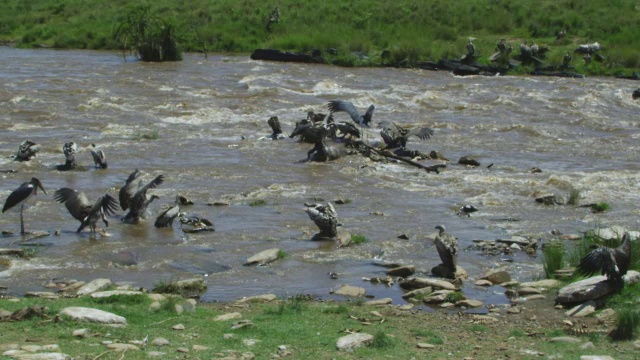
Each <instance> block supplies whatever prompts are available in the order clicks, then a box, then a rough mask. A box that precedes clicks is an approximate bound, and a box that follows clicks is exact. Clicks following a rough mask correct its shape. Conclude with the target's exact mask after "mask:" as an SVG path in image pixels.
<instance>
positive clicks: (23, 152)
mask: <svg viewBox="0 0 640 360" xmlns="http://www.w3.org/2000/svg"><path fill="white" fill-rule="evenodd" d="M38 151H40V145H38V144H36V143H34V142H33V141H31V140H25V141H23V142H22V143H21V144H20V146H19V147H18V152H17V153H16V157H15V160H17V161H29V160H31V158H33V157H35V156H36V153H37V152H38Z"/></svg>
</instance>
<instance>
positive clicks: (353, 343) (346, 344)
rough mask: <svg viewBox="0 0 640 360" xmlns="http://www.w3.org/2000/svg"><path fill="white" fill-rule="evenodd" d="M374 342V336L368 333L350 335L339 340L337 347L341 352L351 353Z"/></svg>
mask: <svg viewBox="0 0 640 360" xmlns="http://www.w3.org/2000/svg"><path fill="white" fill-rule="evenodd" d="M372 342H373V335H370V334H366V333H355V334H349V335H346V336H343V337H341V338H340V339H338V342H337V344H336V346H337V347H338V350H339V351H345V352H351V351H353V350H355V349H356V348H359V347H361V346H366V345H369V344H371V343H372Z"/></svg>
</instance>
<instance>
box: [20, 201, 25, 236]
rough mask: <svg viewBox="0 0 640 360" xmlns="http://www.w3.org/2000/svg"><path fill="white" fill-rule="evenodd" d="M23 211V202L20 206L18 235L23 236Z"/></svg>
mask: <svg viewBox="0 0 640 360" xmlns="http://www.w3.org/2000/svg"><path fill="white" fill-rule="evenodd" d="M23 210H24V202H23V203H22V204H20V235H24V220H23V218H22V211H23Z"/></svg>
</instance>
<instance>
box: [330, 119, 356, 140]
mask: <svg viewBox="0 0 640 360" xmlns="http://www.w3.org/2000/svg"><path fill="white" fill-rule="evenodd" d="M336 127H337V128H338V130H340V132H341V133H342V134H345V135H347V134H348V135H351V136H352V137H356V138H359V137H360V130H358V128H356V127H355V126H354V125H353V124H350V123H346V122H340V123H337V124H336Z"/></svg>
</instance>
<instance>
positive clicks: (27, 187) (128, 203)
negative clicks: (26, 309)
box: [2, 101, 631, 289]
mask: <svg viewBox="0 0 640 360" xmlns="http://www.w3.org/2000/svg"><path fill="white" fill-rule="evenodd" d="M327 107H328V110H329V113H328V114H326V115H325V114H315V113H313V112H309V113H308V114H307V118H306V119H303V120H301V121H299V122H297V123H296V126H295V129H294V130H293V132H292V133H291V135H290V136H289V137H290V138H293V137H296V136H299V137H300V141H301V142H307V143H312V144H314V147H313V148H312V149H311V150H309V151H308V153H307V160H308V161H328V160H333V159H336V158H338V157H340V156H342V155H344V154H346V149H347V148H349V147H350V148H352V149H355V152H356V153H362V152H363V147H364V150H365V151H366V150H368V151H370V150H376V149H374V148H373V147H371V146H370V145H368V144H366V142H363V141H362V140H361V136H362V132H364V131H365V129H368V128H370V127H371V124H372V117H373V113H374V110H375V107H374V105H371V106H370V107H369V108H368V109H367V111H366V112H365V113H364V114H360V112H359V111H358V110H357V109H356V107H355V106H354V105H353V104H352V103H351V102H348V101H330V102H329V103H328V105H327ZM338 112H346V113H348V114H349V116H350V117H351V119H352V120H353V122H354V123H355V125H354V124H352V123H349V122H336V121H335V120H334V116H333V115H334V113H338ZM268 125H269V126H270V127H271V129H272V130H273V133H272V134H271V135H270V136H269V137H268V138H270V139H273V140H278V139H282V138H284V135H283V133H282V129H281V127H280V123H279V120H278V118H277V117H275V116H274V117H271V118H270V119H269V120H268ZM356 125H358V126H356ZM378 129H379V131H380V136H381V137H382V140H383V142H384V145H383V146H382V147H381V148H378V150H379V149H382V150H385V151H389V152H392V153H394V154H396V155H397V156H398V157H407V156H410V157H415V156H416V154H420V153H419V152H416V151H409V150H407V149H406V145H407V142H408V139H409V137H411V136H415V137H417V138H419V139H421V140H426V139H429V138H431V136H433V130H432V129H430V128H428V127H421V128H413V129H405V128H403V127H400V126H398V125H396V124H395V123H393V122H389V121H384V122H380V123H379V124H378ZM330 141H331V142H330ZM91 146H92V149H91V155H92V157H93V160H94V164H95V167H96V168H100V169H106V168H107V161H106V157H105V154H104V152H103V151H102V150H100V149H97V148H96V146H95V144H91ZM38 151H39V146H38V145H37V144H36V143H34V142H32V141H28V140H27V141H24V142H23V143H22V144H20V146H19V149H18V152H17V154H16V157H15V159H16V160H19V161H29V160H31V158H33V157H34V156H36V153H37V152H38ZM63 152H64V155H65V163H64V164H60V165H57V166H56V168H57V169H58V170H60V171H66V170H72V169H74V168H75V167H76V166H77V164H76V160H75V155H76V153H77V145H76V144H75V143H73V142H69V143H65V144H64V146H63ZM163 181H164V176H163V175H158V176H156V177H155V178H152V179H148V176H146V175H145V174H144V173H143V172H141V171H139V170H138V169H136V170H135V171H134V172H132V173H131V174H130V175H129V177H128V178H127V179H126V181H125V183H124V185H123V186H122V187H121V188H120V191H119V199H118V200H116V199H115V198H114V197H112V196H111V195H109V194H105V195H103V196H101V197H100V198H98V199H97V200H96V201H95V202H93V203H92V202H91V201H89V199H88V198H87V197H86V195H85V194H84V193H83V192H80V191H77V190H74V189H71V188H67V187H65V188H61V189H59V190H57V191H56V192H55V193H54V199H55V200H56V201H58V202H60V203H63V204H64V205H65V207H66V208H67V210H68V211H69V213H70V214H71V215H72V216H73V217H74V218H75V219H76V220H78V221H79V222H80V227H78V229H77V232H80V231H82V230H83V229H85V228H86V227H89V229H90V231H91V232H92V233H95V232H96V227H97V223H98V221H99V220H101V219H102V221H103V222H104V224H105V226H108V220H107V216H113V215H114V214H115V212H116V211H117V210H118V206H120V207H121V208H122V210H124V211H127V210H128V212H127V213H126V215H125V216H124V217H123V218H122V221H123V222H125V223H131V224H134V223H137V222H138V221H139V220H140V219H144V218H146V217H147V214H148V211H147V208H148V207H149V204H150V203H151V202H152V201H153V200H155V199H157V198H158V197H157V196H155V195H148V194H147V191H148V190H149V189H153V188H155V187H157V186H159V185H161V184H162V183H163ZM38 189H40V190H42V192H44V193H45V194H46V191H45V189H44V187H43V185H42V183H41V182H40V180H39V179H37V178H35V177H33V178H31V180H30V181H28V182H25V183H23V184H22V185H20V186H19V187H18V188H17V189H15V190H14V191H12V192H11V193H10V194H9V196H8V197H7V199H6V201H5V204H4V207H3V209H2V212H3V213H4V212H6V211H7V210H9V209H12V208H16V207H18V206H19V207H20V232H21V234H25V231H24V221H23V210H24V204H25V202H26V201H27V200H28V199H29V198H30V197H31V196H33V195H36V194H37V191H38ZM185 202H187V200H186V199H185V198H184V197H182V196H177V197H176V205H174V206H171V207H169V208H168V209H166V210H165V211H163V212H162V213H161V214H160V215H159V216H158V218H157V219H156V222H155V226H157V227H168V226H171V225H172V223H173V221H174V219H175V218H176V217H179V218H180V221H181V222H182V223H183V224H191V225H194V226H196V229H198V230H202V229H204V230H206V231H212V228H211V225H212V224H211V222H209V221H208V220H206V219H200V218H197V217H195V216H194V217H191V218H189V217H186V216H185V214H184V213H182V212H181V211H180V208H179V206H178V204H179V203H181V204H183V205H184V204H185ZM305 205H306V206H307V214H308V215H309V218H310V219H311V220H312V221H314V223H315V224H316V225H317V226H318V228H319V229H320V233H318V234H317V235H316V236H315V237H314V238H315V239H320V238H329V239H332V238H335V237H336V235H337V225H338V220H337V212H336V211H335V208H334V207H333V205H332V204H331V203H327V204H326V205H325V204H305ZM475 211H477V209H476V208H475V207H474V206H472V205H465V206H463V207H462V208H460V209H459V212H458V215H467V216H470V214H471V213H473V212H475ZM436 229H437V230H438V231H439V232H438V234H437V235H436V236H435V238H434V244H435V247H436V249H437V251H438V254H439V256H440V259H441V261H442V264H441V265H439V266H438V267H440V268H441V269H442V268H444V269H445V271H444V272H441V273H440V275H441V276H444V277H448V278H455V277H456V271H457V257H458V241H457V239H456V238H455V237H454V236H453V235H451V234H449V233H447V232H446V231H445V227H444V226H443V225H438V226H436ZM630 257H631V246H630V239H629V235H628V234H625V235H624V237H623V243H622V245H621V246H620V247H618V248H608V247H604V246H603V247H599V248H597V249H595V250H593V251H592V252H590V253H589V254H587V255H586V256H585V257H584V258H583V259H582V260H581V262H580V266H579V268H580V270H581V271H582V272H583V273H585V274H589V275H590V274H593V273H596V272H601V273H602V274H603V275H607V278H608V279H609V281H610V282H611V283H612V284H613V285H614V286H615V287H616V288H618V289H621V288H622V286H623V285H624V282H623V280H622V276H623V275H624V274H625V273H626V272H627V270H628V268H629V264H630Z"/></svg>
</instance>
